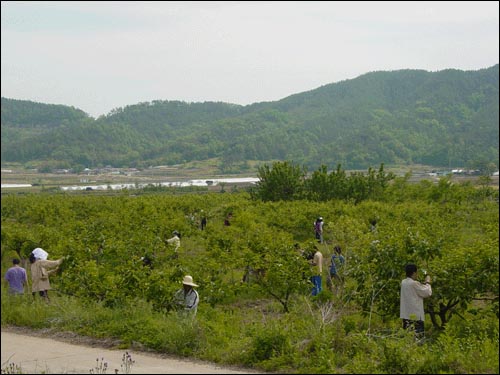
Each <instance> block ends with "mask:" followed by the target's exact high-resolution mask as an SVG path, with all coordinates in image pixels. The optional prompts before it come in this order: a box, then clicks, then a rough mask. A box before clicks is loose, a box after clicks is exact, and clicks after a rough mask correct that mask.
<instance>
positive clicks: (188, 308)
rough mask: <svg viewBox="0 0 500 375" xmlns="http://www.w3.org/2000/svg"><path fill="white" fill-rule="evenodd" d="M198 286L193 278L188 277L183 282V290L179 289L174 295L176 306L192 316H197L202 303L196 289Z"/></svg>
mask: <svg viewBox="0 0 500 375" xmlns="http://www.w3.org/2000/svg"><path fill="white" fill-rule="evenodd" d="M196 286H198V285H196V284H195V283H194V282H193V278H192V276H190V275H186V276H184V279H183V280H182V289H179V290H178V291H177V292H175V295H174V300H175V303H176V305H177V306H178V307H179V308H180V309H182V310H183V311H184V312H188V313H190V314H191V315H192V316H195V315H196V311H197V310H198V302H199V301H200V297H199V295H198V292H197V291H196V290H195V289H194V287H196Z"/></svg>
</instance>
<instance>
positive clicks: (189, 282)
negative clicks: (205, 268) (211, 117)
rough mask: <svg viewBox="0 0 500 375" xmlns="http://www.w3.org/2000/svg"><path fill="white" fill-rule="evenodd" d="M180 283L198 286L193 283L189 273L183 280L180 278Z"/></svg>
mask: <svg viewBox="0 0 500 375" xmlns="http://www.w3.org/2000/svg"><path fill="white" fill-rule="evenodd" d="M182 283H183V284H184V285H191V286H198V285H196V284H195V283H193V278H192V277H191V276H189V275H186V276H184V280H182Z"/></svg>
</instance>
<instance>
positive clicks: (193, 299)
mask: <svg viewBox="0 0 500 375" xmlns="http://www.w3.org/2000/svg"><path fill="white" fill-rule="evenodd" d="M203 218H204V219H205V220H202V221H201V227H200V229H202V230H204V229H205V227H206V216H203ZM231 218H232V213H229V214H228V215H227V216H226V218H225V221H224V225H225V226H229V225H231V223H230V219H231ZM323 225H324V222H323V217H321V216H319V217H318V218H317V219H316V220H315V222H314V234H315V239H316V240H317V242H318V244H317V245H314V246H312V250H313V251H311V252H308V253H307V254H306V253H305V252H304V251H303V250H300V246H299V244H295V247H296V249H297V250H298V251H299V252H300V253H301V254H302V255H303V256H304V257H305V258H306V259H307V260H308V261H309V263H310V265H311V271H312V272H311V276H310V281H311V284H312V290H311V295H312V296H317V295H318V294H320V293H321V292H322V290H323V288H322V285H323V279H322V277H323V265H324V257H323V253H322V252H321V250H320V248H319V247H318V246H321V245H323V248H325V249H326V248H327V246H328V245H327V244H330V242H325V241H324V238H323ZM376 225H377V222H376V221H375V220H371V221H370V232H372V233H375V232H376V230H377V228H376ZM180 239H181V235H180V233H179V231H177V230H174V231H173V232H172V237H171V238H169V239H166V240H165V244H166V245H167V246H169V247H170V248H171V251H172V253H173V254H174V255H175V256H177V252H178V249H179V248H180V245H181V241H180ZM48 256H49V254H48V253H47V252H46V251H45V250H43V249H42V248H39V247H37V248H35V249H34V250H33V251H32V252H31V253H30V255H29V257H28V259H29V262H30V273H31V293H32V295H33V297H36V295H37V294H38V295H39V296H40V297H41V298H43V299H44V300H45V301H47V302H49V294H48V291H49V290H50V289H51V285H50V280H49V276H50V275H51V274H53V273H54V272H57V270H58V269H59V266H60V265H61V264H62V263H63V261H64V260H65V259H66V258H67V257H62V258H60V259H57V260H49V259H48ZM142 260H143V262H144V264H145V265H149V266H151V261H152V259H150V258H147V257H143V258H142ZM345 263H346V259H345V257H344V255H343V254H342V248H341V246H340V245H338V244H337V245H335V246H334V247H333V253H332V254H331V256H330V259H329V264H328V267H327V270H328V271H327V278H326V285H327V287H328V288H329V290H330V291H331V292H332V293H335V294H338V292H339V288H341V286H342V285H343V283H344V278H343V276H342V269H343V267H345ZM417 271H418V269H417V266H416V265H415V264H413V263H411V264H407V265H406V266H405V273H406V278H405V279H403V280H402V281H401V289H400V319H401V320H402V327H403V328H404V329H406V330H412V331H414V332H415V336H416V337H417V338H418V339H421V338H422V337H423V334H424V317H425V312H424V302H423V301H424V299H425V298H428V297H430V296H431V295H432V288H431V277H430V276H429V275H427V274H426V272H424V280H423V282H420V281H419V280H418V273H417ZM5 280H6V281H7V283H8V292H9V294H11V295H22V294H24V292H25V288H26V287H27V286H28V274H27V272H26V270H25V269H24V268H23V267H22V266H21V264H20V260H19V259H18V258H15V259H13V260H12V267H10V268H9V269H8V270H7V272H6V273H5ZM195 287H198V285H197V284H195V283H194V281H193V277H192V276H191V275H185V276H184V278H183V280H182V288H180V289H178V290H177V291H176V292H175V294H174V295H173V296H172V301H173V303H172V306H173V307H174V308H176V309H177V310H178V311H179V313H180V315H182V316H186V317H194V316H195V315H196V313H197V309H198V304H199V301H200V297H199V294H198V292H197V291H196V290H195V289H194V288H195Z"/></svg>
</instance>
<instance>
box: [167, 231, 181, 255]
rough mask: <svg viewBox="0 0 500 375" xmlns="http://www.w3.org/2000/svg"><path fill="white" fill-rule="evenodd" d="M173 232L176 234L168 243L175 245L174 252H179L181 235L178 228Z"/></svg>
mask: <svg viewBox="0 0 500 375" xmlns="http://www.w3.org/2000/svg"><path fill="white" fill-rule="evenodd" d="M172 234H173V235H174V236H173V237H172V238H169V239H168V240H167V241H166V242H167V244H169V245H173V246H174V254H177V250H178V249H179V247H180V246H181V235H180V233H179V232H177V231H176V230H174V231H173V232H172Z"/></svg>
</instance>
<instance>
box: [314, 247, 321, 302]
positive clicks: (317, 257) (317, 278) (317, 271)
mask: <svg viewBox="0 0 500 375" xmlns="http://www.w3.org/2000/svg"><path fill="white" fill-rule="evenodd" d="M314 248H315V250H316V252H315V253H314V256H313V259H312V261H311V265H312V266H313V275H312V276H311V281H312V283H313V289H312V295H313V296H316V295H318V294H319V293H320V292H321V291H322V290H323V287H322V282H323V280H322V277H321V276H322V274H323V254H322V253H321V251H319V249H318V248H317V247H316V246H315V247H314Z"/></svg>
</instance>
